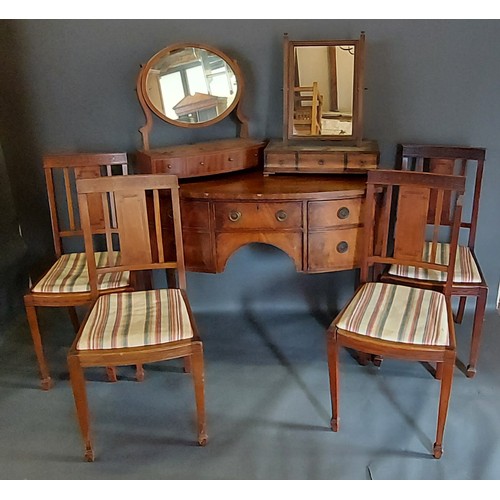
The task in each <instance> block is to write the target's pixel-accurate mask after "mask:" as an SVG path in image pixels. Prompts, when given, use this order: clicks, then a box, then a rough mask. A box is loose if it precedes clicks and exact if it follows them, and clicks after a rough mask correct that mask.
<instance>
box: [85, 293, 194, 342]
mask: <svg viewBox="0 0 500 500" xmlns="http://www.w3.org/2000/svg"><path fill="white" fill-rule="evenodd" d="M192 337H193V329H192V327H191V322H190V320H189V315H188V311H187V308H186V304H185V302H184V298H183V297H182V294H181V291H180V290H178V289H168V290H167V289H161V290H147V291H140V292H122V293H112V294H107V295H102V296H101V297H99V299H98V300H97V302H96V304H95V306H94V308H93V309H92V312H91V313H90V316H89V318H88V321H87V323H86V325H85V327H84V329H83V332H82V335H81V337H80V339H79V341H78V344H77V349H78V350H95V349H115V348H121V347H139V346H147V345H156V344H163V343H166V342H173V341H176V340H183V339H189V338H192Z"/></svg>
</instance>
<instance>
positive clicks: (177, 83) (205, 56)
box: [145, 47, 238, 123]
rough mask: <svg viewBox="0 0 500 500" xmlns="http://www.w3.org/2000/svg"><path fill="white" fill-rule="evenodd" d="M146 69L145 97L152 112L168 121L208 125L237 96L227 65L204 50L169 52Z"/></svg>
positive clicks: (231, 74)
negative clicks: (205, 123)
mask: <svg viewBox="0 0 500 500" xmlns="http://www.w3.org/2000/svg"><path fill="white" fill-rule="evenodd" d="M148 66H149V69H148V71H147V74H146V81H145V94H146V96H147V98H148V100H149V102H150V104H151V105H152V109H153V111H155V113H157V114H158V115H159V116H160V117H162V118H166V119H167V120H169V121H170V120H171V121H174V122H182V123H204V122H210V121H212V120H214V119H216V118H217V117H219V116H221V115H223V114H224V113H225V111H227V110H228V109H229V108H230V107H231V105H232V104H233V102H234V100H235V98H236V95H237V93H238V82H237V79H236V75H235V73H234V71H233V69H232V68H231V66H230V65H229V64H228V62H226V61H225V60H224V59H223V58H222V57H220V56H219V55H217V54H215V53H213V52H211V51H209V50H206V49H204V48H199V47H182V48H179V49H177V50H172V51H170V52H167V53H166V54H165V55H163V56H161V57H158V58H156V60H154V61H152V64H151V65H148Z"/></svg>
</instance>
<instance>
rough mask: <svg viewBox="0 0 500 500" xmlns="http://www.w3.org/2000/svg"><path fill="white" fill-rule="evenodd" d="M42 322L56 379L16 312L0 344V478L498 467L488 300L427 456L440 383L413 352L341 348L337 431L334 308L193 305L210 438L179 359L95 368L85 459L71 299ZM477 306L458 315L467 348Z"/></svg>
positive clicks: (494, 334) (459, 472)
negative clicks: (392, 355) (473, 361)
mask: <svg viewBox="0 0 500 500" xmlns="http://www.w3.org/2000/svg"><path fill="white" fill-rule="evenodd" d="M44 311H47V312H43V313H42V315H41V316H42V317H41V321H42V328H43V330H44V332H45V342H46V345H47V355H48V358H49V361H50V365H51V369H52V372H53V375H54V378H55V382H56V383H55V387H54V388H53V389H52V390H51V391H49V392H43V391H41V390H40V389H39V388H38V378H37V371H36V367H35V362H34V355H33V351H32V347H31V344H30V340H29V334H28V331H27V328H26V324H25V322H24V319H23V318H22V317H20V318H19V321H18V322H17V324H15V325H14V326H13V328H11V329H10V330H9V331H8V332H5V335H4V336H3V339H4V340H3V342H2V344H1V345H0V443H1V445H0V479H356V480H365V479H500V418H499V414H500V398H499V397H498V393H499V391H498V387H499V374H500V366H499V365H498V362H497V360H498V358H499V354H500V343H499V342H498V339H499V335H500V318H498V317H497V316H496V315H495V314H494V313H493V312H491V313H488V315H487V318H486V321H485V325H484V341H483V346H482V352H481V359H480V364H479V371H478V374H477V375H476V377H475V378H474V379H472V380H471V379H467V378H466V377H465V376H464V374H463V373H462V371H461V370H460V363H459V364H458V367H457V369H456V370H455V378H454V387H453V393H452V400H451V406H450V412H449V417H448V422H447V428H446V434H445V442H444V448H445V451H444V455H443V457H442V459H441V460H435V459H433V458H432V457H431V448H432V443H433V440H434V432H435V425H436V411H437V399H438V391H439V383H438V382H437V381H436V380H435V379H433V378H432V376H431V375H430V373H429V372H428V371H427V370H426V368H425V367H424V366H423V365H421V364H419V363H402V362H399V361H394V360H388V359H387V360H385V361H384V363H383V365H382V367H381V368H376V367H374V366H367V367H362V366H359V365H358V364H357V363H356V361H355V360H354V359H353V358H352V357H351V355H350V354H349V353H348V352H343V353H342V356H341V361H342V367H341V391H342V392H341V419H342V420H341V428H340V431H339V432H338V433H333V432H331V431H330V430H329V419H330V400H329V388H328V377H327V364H326V356H325V342H324V331H325V326H326V325H327V323H328V321H329V320H330V319H331V318H326V317H323V316H321V315H314V314H302V313H300V314H299V313H290V312H286V311H283V312H274V313H266V314H263V313H257V312H249V311H247V312H245V313H242V314H227V313H224V314H210V315H209V314H203V315H202V314H199V315H197V320H198V324H199V328H200V331H201V333H202V335H203V339H204V342H205V360H206V399H207V419H208V432H209V443H208V445H207V446H206V447H205V448H200V447H198V446H196V445H195V437H196V435H195V422H194V398H193V391H192V385H191V380H190V377H189V375H187V374H184V373H183V372H182V369H181V364H180V363H179V362H177V361H173V362H169V363H159V364H156V365H149V366H147V367H146V379H145V381H144V382H143V383H137V382H135V381H134V379H133V370H132V369H131V368H127V367H125V368H122V369H120V372H119V373H120V380H119V382H118V383H115V384H112V383H108V382H106V381H105V379H104V373H103V372H102V371H101V370H96V371H89V372H88V380H89V381H88V391H89V399H90V407H91V414H92V424H93V430H94V443H95V449H96V461H95V462H94V463H85V462H83V460H82V451H83V449H82V443H81V439H80V435H79V431H78V428H77V424H76V420H75V412H74V406H73V399H72V393H71V389H70V386H69V382H68V378H67V372H66V367H65V355H66V351H67V346H68V345H69V343H70V337H71V334H70V332H71V327H70V324H69V320H68V319H67V318H66V314H64V311H57V310H55V311H54V310H52V311H51V310H44ZM469 328H470V318H469V317H467V318H466V320H465V321H464V324H463V325H460V326H458V327H457V334H458V339H459V346H460V352H459V358H460V360H462V361H464V360H465V358H466V354H467V352H468V342H469V336H468V332H469Z"/></svg>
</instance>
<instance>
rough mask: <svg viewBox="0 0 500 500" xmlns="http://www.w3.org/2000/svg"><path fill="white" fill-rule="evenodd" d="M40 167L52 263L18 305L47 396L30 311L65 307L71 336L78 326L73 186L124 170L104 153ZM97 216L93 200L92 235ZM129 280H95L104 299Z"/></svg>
mask: <svg viewBox="0 0 500 500" xmlns="http://www.w3.org/2000/svg"><path fill="white" fill-rule="evenodd" d="M43 167H44V171H45V180H46V184H47V195H48V200H49V209H50V216H51V221H52V234H53V239H54V249H55V254H56V261H55V262H54V264H53V265H52V266H51V268H50V269H49V270H48V271H47V272H46V273H45V274H44V275H43V276H42V277H41V278H40V279H39V280H38V281H37V282H36V283H35V285H34V286H32V287H31V289H30V290H29V292H28V293H27V294H26V295H25V297H24V304H25V308H26V315H27V319H28V324H29V327H30V331H31V336H32V338H33V344H34V347H35V354H36V358H37V361H38V366H39V370H40V375H41V386H42V389H44V390H48V389H50V388H51V387H52V384H53V383H52V379H51V377H50V373H49V369H48V365H47V362H46V359H45V355H44V350H43V345H42V340H41V335H40V329H39V325H38V318H37V313H36V308H37V307H67V308H68V310H69V313H70V317H71V321H72V323H73V327H74V329H75V333H76V332H78V328H79V320H78V316H77V313H76V309H75V307H76V306H81V305H86V304H89V303H90V302H91V293H90V284H89V277H88V272H87V266H86V263H85V262H86V257H85V253H84V252H83V233H82V230H81V228H80V221H79V216H78V205H77V202H76V187H75V181H76V179H84V178H94V177H99V176H112V175H118V174H119V175H126V174H127V173H128V166H127V155H126V154H125V153H109V154H108V153H105V154H67V155H66V154H62V155H47V156H45V157H44V158H43ZM102 216H103V214H102V211H99V207H98V206H97V205H95V200H93V201H92V225H93V231H94V232H96V233H99V232H102V231H103V225H102ZM65 242H68V243H70V244H73V245H79V246H80V247H81V252H80V253H79V252H74V253H65V248H64V244H65ZM66 252H67V249H66ZM95 258H96V259H97V260H103V259H104V260H106V259H107V256H106V254H105V253H103V252H97V253H96V256H95ZM129 278H130V277H129V273H110V274H106V275H104V276H102V277H101V280H100V282H99V291H100V292H102V293H107V292H109V291H113V290H116V289H126V288H129ZM110 376H112V373H110Z"/></svg>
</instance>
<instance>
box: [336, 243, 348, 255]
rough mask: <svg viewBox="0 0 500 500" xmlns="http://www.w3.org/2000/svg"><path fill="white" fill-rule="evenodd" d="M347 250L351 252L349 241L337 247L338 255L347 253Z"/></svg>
mask: <svg viewBox="0 0 500 500" xmlns="http://www.w3.org/2000/svg"><path fill="white" fill-rule="evenodd" d="M347 250H349V244H348V243H347V241H341V242H340V243H339V244H338V245H337V252H338V253H346V252H347Z"/></svg>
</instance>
